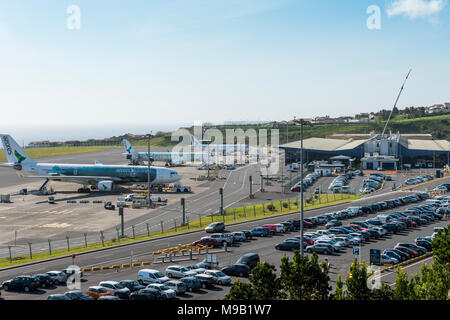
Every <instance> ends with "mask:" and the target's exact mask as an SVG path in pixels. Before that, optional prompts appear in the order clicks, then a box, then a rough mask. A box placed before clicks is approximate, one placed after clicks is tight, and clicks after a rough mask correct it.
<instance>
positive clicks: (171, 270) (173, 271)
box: [166, 265, 197, 278]
mask: <svg viewBox="0 0 450 320" xmlns="http://www.w3.org/2000/svg"><path fill="white" fill-rule="evenodd" d="M196 274H197V272H195V271H193V270H191V269H190V268H188V267H185V266H176V265H173V266H168V267H167V268H166V276H168V277H169V278H184V277H189V276H194V275H196Z"/></svg>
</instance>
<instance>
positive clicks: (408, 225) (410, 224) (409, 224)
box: [399, 217, 415, 228]
mask: <svg viewBox="0 0 450 320" xmlns="http://www.w3.org/2000/svg"><path fill="white" fill-rule="evenodd" d="M399 220H400V221H401V222H403V223H406V227H407V228H411V227H413V226H414V225H413V221H412V220H411V219H410V218H408V217H402V218H400V219H399ZM414 223H415V222H414Z"/></svg>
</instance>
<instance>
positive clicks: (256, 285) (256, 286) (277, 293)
mask: <svg viewBox="0 0 450 320" xmlns="http://www.w3.org/2000/svg"><path fill="white" fill-rule="evenodd" d="M275 270H276V269H275V266H274V265H271V264H269V263H267V262H264V263H258V265H257V266H256V267H255V268H254V269H253V270H252V274H251V276H250V278H249V281H250V283H251V285H252V290H253V293H254V295H255V298H256V300H278V299H281V298H283V297H284V294H283V293H282V291H281V279H280V278H278V277H277V275H276V273H275Z"/></svg>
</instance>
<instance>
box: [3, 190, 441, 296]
mask: <svg viewBox="0 0 450 320" xmlns="http://www.w3.org/2000/svg"><path fill="white" fill-rule="evenodd" d="M401 194H404V193H402V192H392V193H389V194H380V195H376V196H373V197H370V198H365V199H361V200H358V201H355V202H354V203H352V204H351V205H363V204H366V203H372V202H377V201H381V200H383V199H391V198H394V197H397V196H399V195H401ZM348 206H350V205H349V204H343V205H337V206H333V207H332V208H321V209H316V210H311V211H307V212H305V217H309V216H315V215H319V214H322V213H325V212H331V211H336V210H339V209H343V208H346V207H348ZM407 207H408V206H404V207H403V208H407ZM397 210H399V209H397ZM389 211H392V210H389ZM389 211H385V212H389ZM383 213H384V212H383ZM294 216H298V213H297V214H289V215H285V216H282V217H280V216H275V217H271V218H268V219H267V220H265V221H264V222H263V221H253V222H247V223H242V224H239V225H232V226H229V227H228V228H227V230H229V231H238V230H243V229H250V228H253V227H255V226H259V225H261V224H263V223H276V222H280V221H283V220H287V219H288V218H290V217H294ZM364 218H365V217H360V218H358V219H356V220H362V219H364ZM447 223H448V222H447V221H441V222H435V223H432V224H429V225H426V226H423V227H419V228H416V229H413V230H411V229H410V230H407V231H404V232H401V233H399V234H395V235H391V236H388V237H386V238H385V239H382V240H379V241H371V242H370V243H367V244H365V245H363V246H361V259H362V260H364V261H368V260H369V249H370V248H375V249H385V248H388V247H393V246H394V245H395V244H396V243H397V242H400V241H413V240H414V239H415V238H416V237H418V236H425V235H431V234H432V232H433V228H434V227H435V226H442V225H446V224H447ZM204 235H205V233H204V232H203V231H199V232H194V233H191V234H184V235H177V236H175V237H170V238H166V239H155V240H152V241H149V242H145V243H135V244H132V245H129V246H124V247H115V248H110V249H107V250H103V251H100V252H96V253H86V254H82V255H79V256H78V257H77V258H76V261H75V263H76V264H77V265H79V266H81V267H90V266H102V265H112V264H116V263H117V264H120V263H129V262H130V255H131V250H132V251H133V256H134V258H135V260H138V261H152V256H151V252H153V251H155V250H159V249H162V248H168V247H173V246H176V245H178V244H184V243H191V242H193V241H195V240H197V239H199V238H200V237H201V236H204ZM292 235H294V234H292V233H291V234H285V235H276V236H273V237H269V238H267V239H264V238H258V239H255V240H252V241H251V242H249V243H242V244H240V245H237V246H234V247H232V248H231V252H227V253H224V252H221V253H217V258H218V261H219V266H220V267H223V266H225V265H229V264H232V263H234V262H235V261H236V260H237V259H238V258H239V257H240V256H241V255H243V254H244V253H247V252H256V253H258V254H259V255H260V257H261V260H262V261H267V262H269V263H272V264H275V265H276V266H277V267H278V266H279V263H280V259H281V257H282V256H283V255H284V254H287V255H288V256H292V253H290V252H288V253H286V252H280V251H277V250H275V249H274V246H275V245H276V244H277V243H279V242H281V241H282V240H283V239H284V238H287V237H290V236H292ZM323 258H324V256H321V257H320V259H323ZM328 258H329V261H330V263H331V266H332V268H331V272H330V277H331V285H334V282H335V280H336V279H337V274H338V272H340V273H341V276H342V278H343V279H344V278H345V275H346V273H347V270H348V266H349V265H350V263H351V261H352V260H353V255H352V250H351V248H347V249H345V251H344V252H342V253H340V254H336V255H332V256H328ZM199 260H200V259H199ZM199 260H197V261H195V262H198V261H199ZM195 262H189V261H187V262H183V263H182V264H186V265H189V264H193V263H195ZM71 264H72V260H71V259H70V258H64V259H60V260H55V261H48V262H42V263H39V264H36V265H32V266H20V267H18V268H16V269H11V270H2V271H0V281H4V280H6V279H10V278H12V277H14V276H17V275H20V274H36V273H40V272H46V271H49V270H60V269H63V268H66V267H67V266H68V265H71ZM166 266H167V264H166V265H164V266H163V265H162V264H153V263H152V264H151V265H150V266H147V267H145V268H148V267H150V268H155V269H159V270H161V271H164V270H165V267H166ZM411 266H412V265H411ZM139 268H144V267H138V268H133V269H121V270H120V271H119V272H116V271H115V270H109V271H96V272H89V273H86V276H85V281H84V282H82V290H86V289H87V287H88V286H91V285H96V284H97V283H98V282H100V281H103V280H124V279H136V276H137V269H139ZM410 268H411V270H412V271H414V269H412V268H413V267H410ZM382 281H385V282H387V283H390V282H392V281H395V277H394V278H393V280H392V278H390V277H389V276H388V273H386V274H383V278H382ZM65 291H67V289H66V288H64V287H57V288H52V289H47V290H41V291H39V292H36V293H32V294H24V293H13V292H6V293H5V292H3V294H2V297H3V298H5V299H45V298H46V297H47V295H49V294H53V293H61V292H65ZM227 292H228V288H227V287H219V286H217V287H216V288H215V289H213V290H210V289H208V290H202V291H201V292H200V293H194V294H187V295H185V296H181V297H179V299H212V300H217V299H221V298H223V296H224V295H225V294H226V293H227Z"/></svg>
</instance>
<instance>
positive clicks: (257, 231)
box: [250, 227, 269, 237]
mask: <svg viewBox="0 0 450 320" xmlns="http://www.w3.org/2000/svg"><path fill="white" fill-rule="evenodd" d="M250 232H251V233H252V235H253V236H255V237H267V236H268V235H269V232H267V230H266V229H265V228H263V227H256V228H253V229H252V230H251V231H250Z"/></svg>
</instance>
